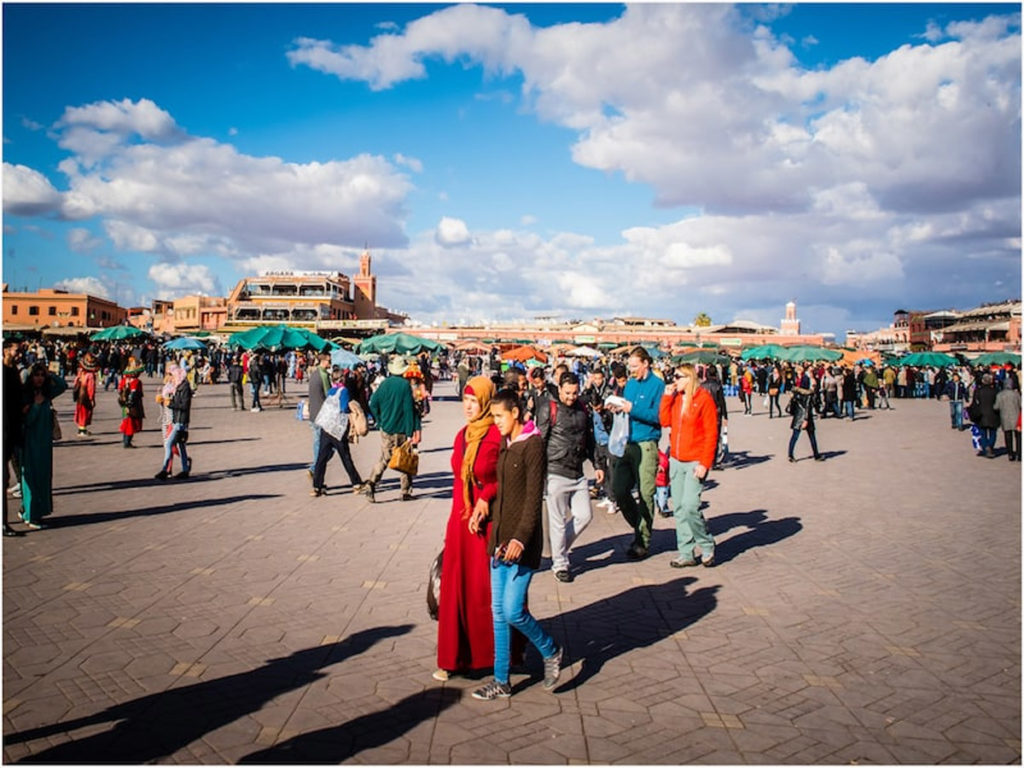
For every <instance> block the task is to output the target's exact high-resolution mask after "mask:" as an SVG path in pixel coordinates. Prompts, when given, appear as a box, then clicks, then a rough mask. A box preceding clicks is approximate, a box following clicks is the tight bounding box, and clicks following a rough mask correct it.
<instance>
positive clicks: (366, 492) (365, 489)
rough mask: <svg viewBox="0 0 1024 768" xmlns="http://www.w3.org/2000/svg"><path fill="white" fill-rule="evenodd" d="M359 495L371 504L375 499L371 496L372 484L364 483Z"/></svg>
mask: <svg viewBox="0 0 1024 768" xmlns="http://www.w3.org/2000/svg"><path fill="white" fill-rule="evenodd" d="M359 493H361V494H362V495H363V496H365V497H366V500H367V501H369V502H370V503H371V504H373V503H374V502H375V501H376V500H377V499H376V498H374V495H373V483H364V484H363V487H362V489H360V491H359Z"/></svg>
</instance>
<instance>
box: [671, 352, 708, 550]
mask: <svg viewBox="0 0 1024 768" xmlns="http://www.w3.org/2000/svg"><path fill="white" fill-rule="evenodd" d="M658 415H659V417H660V420H661V426H662V427H667V428H668V429H669V453H670V458H669V484H670V487H671V496H672V507H673V511H674V513H675V521H676V545H677V546H678V549H679V556H678V557H677V558H676V559H675V560H672V561H671V562H670V563H669V565H671V566H672V567H673V568H686V567H689V566H693V565H697V563H698V562H700V563H701V564H702V565H704V566H706V567H709V568H710V567H711V566H713V565H714V564H715V540H714V539H713V538H712V537H711V535H710V534H709V533H708V528H707V524H706V522H705V520H704V515H703V514H702V513H701V511H700V495H701V492H702V491H703V490H704V479H705V478H706V477H707V474H708V469H709V468H710V467H711V465H712V464H713V463H714V460H715V451H716V449H717V448H718V414H717V409H716V408H715V401H714V400H713V399H712V397H711V395H710V394H709V393H708V391H707V390H706V389H704V388H702V387H700V386H699V382H698V381H697V372H696V370H695V369H694V367H693V366H692V365H688V364H684V365H680V366H679V367H678V368H676V372H675V375H674V376H673V379H672V381H671V382H670V383H668V384H666V385H665V393H664V395H662V398H661V407H660V409H659V412H658ZM697 548H699V549H700V560H699V561H698V560H697V554H696V549H697Z"/></svg>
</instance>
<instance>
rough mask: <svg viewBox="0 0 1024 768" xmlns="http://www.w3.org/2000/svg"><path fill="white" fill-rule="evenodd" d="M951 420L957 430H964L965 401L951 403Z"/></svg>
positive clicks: (951, 401) (952, 401)
mask: <svg viewBox="0 0 1024 768" xmlns="http://www.w3.org/2000/svg"><path fill="white" fill-rule="evenodd" d="M949 420H950V421H951V422H952V423H953V426H954V427H956V428H957V429H963V428H964V403H963V400H950V401H949Z"/></svg>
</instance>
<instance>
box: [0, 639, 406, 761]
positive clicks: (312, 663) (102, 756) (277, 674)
mask: <svg viewBox="0 0 1024 768" xmlns="http://www.w3.org/2000/svg"><path fill="white" fill-rule="evenodd" d="M411 630H412V625H411V624H403V625H400V626H393V627H375V628H373V629H367V630H364V631H362V632H357V633H355V634H354V635H351V636H350V637H347V638H345V639H344V640H342V641H340V642H338V643H334V644H332V645H322V646H316V647H314V648H305V649H303V650H301V651H296V652H295V653H293V654H291V655H290V656H284V657H281V658H277V659H271V660H269V661H268V662H267V663H266V664H264V665H263V666H262V667H259V668H257V669H254V670H251V671H249V672H241V673H239V674H237V675H228V676H227V677H219V678H217V679H215V680H208V681H204V682H201V683H196V684H194V685H188V686H184V687H181V688H171V689H169V690H166V691H161V692H160V693H154V694H151V695H149V696H143V697H141V698H138V699H134V700H133V701H128V702H124V703H123V704H115V705H114V706H112V707H108V708H107V709H105V710H103V711H102V712H97V713H96V714H93V715H88V716H85V717H80V718H78V719H75V720H67V721H64V722H60V723H54V724H52V725H45V726H40V727H38V728H32V729H30V730H27V731H21V732H20V733H11V734H6V735H5V736H4V743H5V744H19V743H22V742H27V741H33V740H35V739H41V738H45V737H49V736H54V735H57V734H64V733H70V732H71V731H75V730H77V729H79V728H84V727H86V726H92V725H96V724H98V723H113V722H116V721H118V720H120V721H121V722H118V723H117V725H115V726H114V727H113V728H111V729H109V730H106V731H102V732H100V733H96V734H93V735H92V736H85V737H83V738H81V739H75V740H74V741H67V742H64V743H63V744H57V745H56V746H53V747H50V748H49V749H46V750H43V751H40V752H36V753H35V754H33V755H30V756H29V757H26V758H24V759H23V760H21V762H23V763H57V764H69V763H146V762H150V761H153V760H158V759H160V758H164V757H167V756H168V755H172V754H174V753H175V752H177V751H178V750H179V749H182V748H183V747H185V746H186V745H188V744H191V743H192V742H193V741H195V740H196V739H199V738H202V737H203V736H204V735H205V734H207V733H210V732H211V731H214V730H216V729H218V728H220V727H222V726H225V725H227V724H229V723H233V722H234V721H236V720H238V719H239V718H241V717H244V716H245V715H248V714H250V713H252V712H256V711H258V710H259V709H260V708H261V707H262V706H263V705H264V704H266V703H267V702H268V701H270V700H271V699H274V698H275V697H277V696H280V695H281V694H283V693H286V692H288V691H292V690H295V689H297V688H301V687H302V686H305V685H309V684H310V683H312V682H313V681H314V680H317V679H319V678H321V677H323V676H324V673H323V672H320V671H319V670H321V669H323V668H324V667H327V666H330V665H332V664H337V663H338V662H341V661H344V660H345V659H347V658H349V657H351V656H355V655H357V654H360V653H363V652H365V651H367V650H369V649H370V648H371V647H373V645H374V644H376V643H377V642H378V641H380V640H383V639H385V638H388V637H395V636H397V635H404V634H406V633H407V632H409V631H411Z"/></svg>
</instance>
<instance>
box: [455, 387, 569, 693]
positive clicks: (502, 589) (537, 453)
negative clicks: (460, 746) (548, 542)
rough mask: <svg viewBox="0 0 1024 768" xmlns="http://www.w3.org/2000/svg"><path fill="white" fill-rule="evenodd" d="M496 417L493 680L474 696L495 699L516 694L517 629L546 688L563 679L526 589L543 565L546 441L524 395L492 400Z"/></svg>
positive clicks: (558, 653) (474, 520)
mask: <svg viewBox="0 0 1024 768" xmlns="http://www.w3.org/2000/svg"><path fill="white" fill-rule="evenodd" d="M491 415H492V416H493V417H494V424H495V426H497V428H498V431H499V432H500V433H501V435H502V438H503V446H502V449H501V453H500V454H498V472H497V476H498V493H497V496H495V499H494V502H493V504H492V505H491V509H492V510H493V512H491V513H490V514H491V515H492V517H493V520H494V522H493V524H492V525H491V534H490V539H489V541H488V544H487V551H488V554H489V555H490V557H491V614H492V616H493V619H494V679H493V680H492V681H491V682H489V683H488V684H487V685H485V686H484V687H483V688H480V689H478V690H476V691H473V698H475V699H482V700H484V701H490V700H492V699H498V698H502V699H506V698H508V697H509V696H511V695H512V687H511V686H510V685H509V642H510V635H511V629H510V628H511V627H515V628H516V629H518V630H519V631H520V632H522V633H523V635H525V636H526V638H527V639H528V640H529V641H530V642H531V643H533V644H534V645H535V646H536V648H537V650H538V651H539V652H540V655H541V657H542V658H543V659H544V687H545V688H546V689H551V688H554V687H555V684H556V683H557V682H558V677H559V674H560V673H561V667H562V649H561V648H560V647H559V646H558V644H557V643H556V642H555V641H554V640H552V639H551V636H550V635H549V634H548V633H547V632H545V631H544V629H543V627H541V625H540V623H539V622H538V621H537V620H536V619H535V618H534V617H533V616H531V615H530V611H529V610H528V609H527V607H526V593H527V590H529V588H530V579H532V578H533V573H534V571H536V570H537V569H538V568H539V567H540V554H541V549H542V547H543V538H542V537H543V530H542V528H541V522H540V513H541V502H542V500H543V498H544V475H545V452H544V440H543V439H542V438H541V435H540V431H539V430H538V429H537V427H536V426H535V425H534V423H533V422H532V421H529V422H526V423H525V424H524V423H523V421H522V418H523V409H522V406H521V405H520V402H519V395H518V394H517V393H516V392H514V391H513V390H510V389H505V390H502V391H501V392H499V393H498V394H496V395H495V396H494V399H493V400H491ZM488 514H489V513H488V511H486V510H484V509H483V508H481V509H479V510H474V512H473V515H472V517H470V520H469V529H470V531H472V532H473V533H477V532H478V531H479V530H481V529H482V527H483V524H484V521H485V519H486V518H487V516H488Z"/></svg>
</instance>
